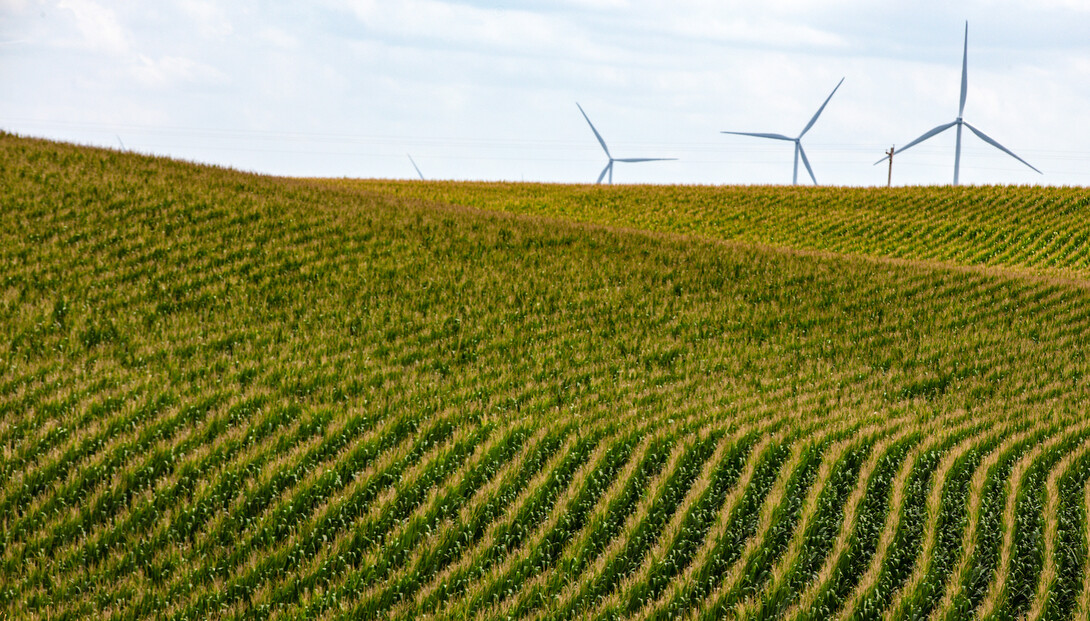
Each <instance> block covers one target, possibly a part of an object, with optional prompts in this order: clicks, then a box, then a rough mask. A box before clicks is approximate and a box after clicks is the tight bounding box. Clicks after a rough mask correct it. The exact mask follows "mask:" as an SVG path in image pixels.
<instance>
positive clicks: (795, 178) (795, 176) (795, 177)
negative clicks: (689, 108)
mask: <svg viewBox="0 0 1090 621" xmlns="http://www.w3.org/2000/svg"><path fill="white" fill-rule="evenodd" d="M843 83H844V78H840V81H839V82H837V83H836V86H835V87H833V92H831V93H829V96H828V97H826V98H825V103H823V104H821V107H820V108H818V111H817V112H815V113H814V116H813V118H811V119H810V122H809V123H807V124H806V127H804V128H802V132H801V133H799V135H798V136H796V137H795V138H790V137H788V136H784V135H783V134H763V133H752V132H720V133H721V134H734V135H735V136H754V137H756V138H771V139H772V140H786V141H787V142H793V143H795V172H794V173H792V175H791V183H792V185H794V184H797V183H798V182H799V156H800V155H801V156H802V163H803V164H805V165H806V172H808V173H810V179H811V180H813V182H814V185H817V178H816V177H814V169H813V168H810V160H808V159H807V158H806V151H805V150H803V148H802V137H803V136H805V135H806V132H808V131H810V128H811V127H813V126H814V123H817V120H818V117H819V116H821V113H822V112H823V111H824V110H825V106H827V105H829V100H830V99H832V98H833V95H835V94H836V89H838V88H840V85H841V84H843Z"/></svg>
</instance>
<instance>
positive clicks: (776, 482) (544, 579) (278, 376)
mask: <svg viewBox="0 0 1090 621" xmlns="http://www.w3.org/2000/svg"><path fill="white" fill-rule="evenodd" d="M0 206H2V208H0V617H5V618H32V617H45V618H75V617H91V616H102V615H105V616H113V617H116V618H125V619H127V618H146V617H156V618H172V619H183V618H207V617H222V618H227V617H230V618H264V617H266V616H269V615H273V614H281V615H284V616H286V617H299V618H310V617H318V616H324V617H336V616H339V615H343V616H348V617H362V618H401V619H408V618H414V617H416V616H420V615H423V614H428V613H433V614H434V615H435V616H437V617H473V616H480V617H482V618H521V617H529V616H533V615H541V616H543V617H547V618H568V617H571V616H578V615H588V616H595V615H600V616H601V617H603V618H611V617H635V618H656V619H666V618H675V617H678V616H681V615H686V614H691V615H693V616H695V617H702V618H712V617H718V616H724V615H730V614H737V615H740V616H747V615H748V616H752V617H760V618H775V617H782V616H791V617H792V618H811V619H817V618H829V617H835V616H836V615H837V614H839V612H841V611H843V610H844V608H843V607H844V606H849V605H850V606H852V608H851V611H850V612H851V616H852V617H853V618H879V617H882V616H883V615H884V614H885V613H886V612H887V608H888V606H889V605H890V603H891V602H893V601H898V602H900V604H899V606H901V607H900V608H899V609H898V610H897V611H895V612H896V613H897V614H895V615H894V616H898V615H902V616H912V617H916V616H926V615H927V614H930V613H932V612H934V611H936V608H935V606H937V605H938V603H939V602H938V601H937V599H938V598H941V597H942V594H943V593H945V592H947V591H949V592H951V593H952V594H953V595H954V596H953V599H952V603H951V604H950V609H949V611H950V615H949V618H968V617H971V616H972V614H973V613H974V611H976V610H978V609H980V607H981V606H983V605H990V604H989V602H994V603H995V605H996V608H995V610H994V611H993V612H994V613H995V615H996V616H998V617H1002V618H1007V617H1015V616H1019V615H1022V614H1026V613H1029V612H1030V611H1033V610H1038V609H1040V610H1043V611H1044V615H1045V617H1047V618H1049V619H1059V618H1068V617H1071V616H1075V615H1077V614H1086V613H1087V610H1086V606H1087V601H1086V600H1085V598H1083V597H1082V594H1084V593H1088V592H1090V591H1087V588H1088V585H1090V582H1088V579H1087V576H1088V575H1090V572H1088V571H1087V552H1086V545H1087V544H1086V541H1087V536H1086V534H1087V533H1086V528H1087V527H1086V515H1087V508H1086V507H1085V506H1084V498H1085V494H1084V491H1083V490H1085V489H1086V486H1087V481H1088V479H1090V459H1088V458H1086V457H1085V456H1082V457H1079V458H1078V459H1075V455H1072V454H1071V452H1072V451H1074V450H1075V449H1076V447H1077V446H1078V445H1079V444H1080V442H1081V441H1083V440H1084V439H1085V437H1086V433H1087V432H1086V429H1085V428H1084V427H1081V426H1080V425H1083V424H1084V423H1083V420H1084V418H1085V412H1086V410H1087V407H1088V402H1087V395H1088V394H1090V391H1088V383H1087V382H1088V380H1087V377H1088V371H1090V368H1088V367H1090V362H1088V357H1087V353H1088V351H1090V336H1088V335H1090V288H1088V287H1087V286H1086V283H1087V280H1086V279H1087V278H1088V277H1090V246H1088V245H1087V243H1086V242H1087V240H1088V239H1090V237H1088V235H1090V222H1088V221H1087V215H1086V214H1087V207H1088V206H1090V199H1088V198H1087V196H1086V193H1085V191H1083V190H1081V189H1075V188H1036V187H1022V188H1015V187H957V188H954V187H943V188H899V189H894V190H886V189H849V188H794V187H792V188H782V187H781V188H773V187H722V188H717V187H590V186H559V185H540V184H484V183H441V182H427V183H415V182H414V183H405V182H394V181H350V180H321V179H282V178H272V177H261V176H256V175H250V174H244V173H241V172H237V171H231V170H224V169H218V168H212V167H202V166H196V165H192V164H186V163H182V162H176V161H170V160H166V159H157V158H152V157H146V156H141V155H138V154H134V153H118V152H114V151H108V150H100V149H91V148H84V147H76V146H71V145H63V144H56V143H50V142H46V141H40V140H31V139H26V138H19V137H16V136H12V135H9V134H0ZM1001 429H1002V430H1006V431H1004V433H1006V434H1014V433H1016V432H1017V433H1023V432H1032V433H1031V434H1030V435H1027V436H1026V439H1025V440H1024V441H1023V440H1019V441H1018V442H1017V443H1013V444H1011V445H1010V446H1008V448H1005V449H1003V451H1004V452H1003V453H1002V454H998V453H995V454H993V452H994V451H998V450H999V449H998V448H997V447H999V446H1001V445H1002V446H1007V445H1004V444H1003V442H1004V440H1005V438H1006V437H1007V436H1005V435H1004V434H1001V433H997V431H998V430H1001ZM902 432H904V433H902ZM895 434H900V435H897V437H896V438H894V437H893V436H894V435H895ZM726 439H731V440H730V441H731V442H732V444H730V445H729V446H725V445H720V444H719V442H721V441H727V440H726ZM894 440H895V441H894ZM838 442H850V443H849V444H847V445H844V444H837V443H838ZM1046 442H1051V444H1048V445H1047V446H1048V448H1047V450H1044V449H1042V448H1041V447H1043V446H1045V443H1046ZM720 446H725V448H724V449H723V450H722V451H721V452H718V453H717V452H716V450H717V447H720ZM834 446H839V447H845V446H846V447H847V448H844V449H843V450H842V452H839V453H836V454H835V455H833V454H832V453H830V452H829V451H831V450H832V449H831V448H830V447H834ZM879 446H882V447H883V448H882V449H881V450H882V451H883V452H882V453H881V454H877V455H874V456H873V458H872V456H871V452H872V451H876V450H878V449H877V448H876V447H879ZM756 447H760V448H759V449H757V448H756ZM1035 448H1036V449H1039V450H1037V451H1036V452H1034V451H1035ZM837 450H840V449H837ZM713 455H717V456H718V457H716V459H718V460H719V461H714V460H712V456H713ZM1065 456H1068V457H1069V458H1068V459H1067V460H1066V461H1065V460H1064V458H1065ZM827 459H828V460H831V461H828V462H826V460H827ZM868 459H873V460H872V461H871V462H868ZM1023 459H1028V460H1030V461H1026V462H1023ZM867 463H870V464H871V466H870V468H871V469H870V470H866V469H864V465H865V464H867ZM943 464H946V466H942V465H943ZM985 464H991V465H990V466H987V468H990V469H989V470H987V472H984V471H981V470H980V469H981V468H985ZM1020 464H1021V465H1020ZM1059 464H1066V465H1065V466H1064V467H1065V468H1067V470H1064V471H1059V470H1056V469H1057V468H1059V467H1060V465H1059ZM940 466H942V467H944V468H947V469H946V470H943V471H942V472H941V473H940ZM823 468H824V470H823ZM978 472H979V473H980V474H979V476H978ZM743 473H746V474H745V476H744V477H743ZM822 473H824V474H822ZM1016 475H1017V476H1016ZM1053 475H1055V476H1053ZM1061 475H1062V476H1061ZM1015 479H1017V481H1016V480H1015ZM938 481H941V485H942V487H941V488H936V487H934V486H936V485H938V483H937V482H938ZM740 482H744V485H743V484H742V483H740ZM936 496H937V497H938V498H939V502H938V504H937V506H933V507H931V506H929V505H928V499H929V498H933V497H936ZM971 497H973V498H978V499H979V507H978V510H977V511H976V512H975V513H973V512H970V511H969V498H971ZM808 498H812V499H813V500H812V502H809V501H808V500H807V499H808ZM852 498H857V499H858V505H857V507H856V509H855V510H853V511H850V512H849V511H848V509H849V503H850V502H851V500H850V499H852ZM1057 498H1059V502H1057V500H1056V499H1057ZM894 499H897V501H896V502H894ZM808 503H809V504H808ZM1050 503H1051V504H1050ZM1049 506H1053V507H1057V509H1056V511H1055V513H1056V514H1055V515H1052V514H1050V512H1049V511H1048V510H1047V507H1049ZM1008 507H1013V513H1012V514H1010V515H1007V514H1005V511H1007V508H1008ZM849 515H852V516H854V517H853V519H852V520H848V519H847V518H846V516H849ZM970 527H973V528H975V529H976V531H975V533H976V534H975V539H974V541H975V548H974V552H973V554H972V557H971V558H966V559H964V563H963V564H962V565H959V563H962V560H963V559H962V558H961V556H960V548H959V546H960V545H961V542H962V537H963V533H966V532H968V529H970ZM1053 527H1055V528H1053ZM842 531H843V533H844V535H843V536H842V535H841V532H842ZM1048 532H1055V533H1056V536H1055V540H1054V541H1053V540H1052V539H1049V542H1050V544H1049V545H1050V546H1052V548H1048V549H1054V550H1055V554H1054V555H1053V556H1054V558H1052V559H1049V558H1047V555H1046V554H1045V550H1046V547H1045V545H1044V542H1043V538H1044V537H1045V536H1046V534H1047V533H1048ZM838 537H842V538H841V539H839V541H840V543H837V542H838ZM929 538H930V539H929ZM928 540H931V541H933V543H934V545H933V546H931V547H930V548H927V556H926V557H925V556H923V555H922V553H923V552H924V551H925V542H927V541H928ZM1005 542H1006V543H1005ZM823 567H827V568H828V573H826V574H822V573H821V569H822V568H823ZM958 567H963V570H959V571H961V572H962V573H960V574H956V572H955V569H957V568H958ZM1050 567H1053V568H1055V571H1056V575H1055V578H1054V579H1053V580H1052V581H1051V582H1049V581H1048V580H1046V579H1045V577H1046V575H1047V570H1048V568H1050ZM727 580H729V581H731V582H730V583H729V584H726V583H725V581H727ZM1000 580H1002V584H1003V587H1002V589H999V588H998V587H996V589H995V593H996V595H995V596H994V597H993V598H992V599H989V593H990V592H991V590H992V588H993V585H997V584H999V581H1000ZM1042 585H1046V586H1050V588H1048V589H1042V588H1040V587H1041V586H1042ZM808 591H809V592H810V593H811V594H812V596H813V597H812V599H810V600H807V601H812V602H813V604H812V605H811V607H810V608H809V609H806V610H798V609H796V608H793V606H794V605H795V604H796V603H797V602H798V601H799V598H800V596H801V594H803V593H806V592H808ZM1041 593H1045V595H1044V596H1042V595H1041ZM1042 597H1045V598H1047V601H1046V600H1044V599H1042ZM1044 604H1047V605H1044Z"/></svg>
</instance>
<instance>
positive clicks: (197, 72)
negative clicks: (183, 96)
mask: <svg viewBox="0 0 1090 621" xmlns="http://www.w3.org/2000/svg"><path fill="white" fill-rule="evenodd" d="M132 72H133V74H134V75H135V76H136V79H137V80H138V81H140V83H142V84H144V85H145V86H148V87H153V88H163V87H166V86H170V85H174V84H178V83H186V82H188V83H193V82H224V81H226V79H227V78H226V76H225V75H224V74H223V73H222V72H220V71H219V70H218V69H216V68H214V67H210V66H208V65H205V64H202V63H199V62H197V61H195V60H192V59H189V58H183V57H180V56H166V57H163V58H158V59H153V58H149V57H147V56H144V55H143V54H141V55H139V56H138V61H137V63H136V64H135V65H134V66H133V67H132Z"/></svg>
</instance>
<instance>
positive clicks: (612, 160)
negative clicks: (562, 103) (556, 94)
mask: <svg viewBox="0 0 1090 621" xmlns="http://www.w3.org/2000/svg"><path fill="white" fill-rule="evenodd" d="M575 105H576V107H578V108H579V112H581V113H582V114H583V118H584V119H586V120H587V125H590V131H592V132H594V137H595V138H597V139H598V144H600V145H602V150H603V151H605V152H606V157H607V158H609V162H608V163H607V164H606V167H605V168H603V169H602V173H601V174H599V175H598V180H597V181H595V183H601V182H602V179H604V178H605V176H606V174H608V175H609V183H610V185H612V184H613V164H614V163H616V162H623V163H625V164H634V163H638V162H672V161H675V160H677V158H676V157H613V154H612V153H610V152H609V147H607V146H606V141H605V140H604V139H603V138H602V134H599V133H598V129H597V128H596V127H594V123H591V122H590V117H589V116H587V113H586V112H585V111H584V110H583V106H580V105H579V102H578V101H577V102H575Z"/></svg>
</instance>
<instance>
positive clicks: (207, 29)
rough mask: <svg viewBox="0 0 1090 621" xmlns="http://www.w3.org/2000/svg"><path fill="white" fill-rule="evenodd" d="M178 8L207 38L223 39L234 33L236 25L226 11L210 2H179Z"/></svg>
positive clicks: (201, 0)
mask: <svg viewBox="0 0 1090 621" xmlns="http://www.w3.org/2000/svg"><path fill="white" fill-rule="evenodd" d="M178 8H179V9H181V11H182V12H183V13H185V14H187V15H188V16H189V17H190V18H192V19H193V20H194V21H195V25H196V29H197V31H198V32H200V33H201V34H202V35H204V36H205V37H209V38H215V39H222V38H224V37H227V36H228V35H230V34H232V33H233V32H234V30H235V29H234V25H233V24H232V23H231V19H230V18H229V17H228V15H227V12H226V11H224V9H223V8H222V7H221V6H219V5H218V4H216V3H215V2H212V1H210V0H178Z"/></svg>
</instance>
